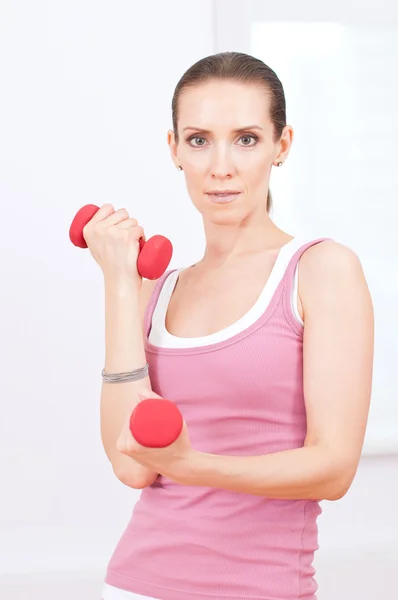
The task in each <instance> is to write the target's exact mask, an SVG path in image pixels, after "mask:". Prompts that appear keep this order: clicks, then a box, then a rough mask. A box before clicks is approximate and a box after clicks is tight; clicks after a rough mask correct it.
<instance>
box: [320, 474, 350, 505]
mask: <svg viewBox="0 0 398 600" xmlns="http://www.w3.org/2000/svg"><path fill="white" fill-rule="evenodd" d="M353 480H354V475H351V476H347V474H346V473H344V474H342V475H341V476H340V477H339V478H337V479H333V481H332V482H331V483H330V484H329V485H328V487H327V489H326V493H325V497H324V499H325V500H329V501H331V502H334V501H336V500H341V499H342V498H344V496H345V495H346V494H347V492H348V490H349V489H350V487H351V484H352V482H353Z"/></svg>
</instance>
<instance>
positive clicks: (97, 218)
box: [83, 204, 146, 288]
mask: <svg viewBox="0 0 398 600" xmlns="http://www.w3.org/2000/svg"><path fill="white" fill-rule="evenodd" d="M83 237H84V239H85V240H86V243H87V246H88V248H89V250H90V252H91V254H92V255H93V257H94V259H95V260H96V262H97V263H98V264H99V266H100V268H101V269H102V272H103V274H104V277H105V279H110V280H115V281H118V280H125V279H128V280H131V281H132V282H133V283H134V284H136V285H137V287H138V288H141V284H142V277H141V275H140V274H139V273H138V269H137V259H138V255H139V253H140V242H139V240H140V238H143V239H144V241H146V238H145V234H144V230H143V228H142V227H140V226H139V225H138V222H137V219H134V218H130V217H129V214H128V212H127V210H126V209H125V208H121V209H119V210H116V211H115V209H114V207H113V206H112V204H104V205H103V206H101V208H100V209H99V210H98V211H97V212H96V213H95V215H94V217H93V218H92V219H91V220H90V221H89V222H88V223H87V224H86V225H85V226H84V228H83Z"/></svg>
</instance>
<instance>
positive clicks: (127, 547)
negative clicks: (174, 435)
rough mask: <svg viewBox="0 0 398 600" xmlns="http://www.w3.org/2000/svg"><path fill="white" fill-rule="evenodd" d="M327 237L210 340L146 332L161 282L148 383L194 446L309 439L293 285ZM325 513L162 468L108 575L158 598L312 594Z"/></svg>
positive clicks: (271, 598)
mask: <svg viewBox="0 0 398 600" xmlns="http://www.w3.org/2000/svg"><path fill="white" fill-rule="evenodd" d="M324 239H326V238H320V239H317V240H314V241H311V242H308V243H306V244H304V245H303V246H301V247H299V248H298V250H297V251H296V252H295V253H294V255H293V256H292V258H291V259H290V261H289V263H288V266H287V268H286V270H285V272H284V274H283V277H282V278H281V280H280V283H279V285H278V286H277V288H276V291H275V293H274V294H273V296H272V298H271V300H270V302H269V304H268V305H267V308H266V309H265V311H264V312H263V313H262V314H261V316H260V318H258V319H257V320H256V321H255V322H253V323H252V324H250V325H249V326H248V327H247V328H246V329H244V330H243V331H240V332H239V333H237V334H235V335H233V336H232V337H230V338H229V339H225V340H223V341H219V342H216V343H212V344H209V345H201V346H196V347H183V348H168V347H158V346H154V345H153V344H151V343H150V342H149V339H148V335H149V332H150V328H151V319H152V314H153V311H154V308H155V306H156V302H157V299H158V297H159V293H160V291H161V288H162V285H163V283H164V281H165V279H166V277H167V276H168V274H169V273H170V272H171V271H167V272H166V273H165V274H164V275H163V276H162V277H161V278H160V279H159V281H158V282H157V284H156V286H155V289H154V291H153V294H152V297H151V299H150V301H149V303H148V306H147V310H146V313H145V350H146V356H147V360H148V363H149V369H150V378H151V383H152V388H153V390H154V391H155V392H156V393H158V394H160V395H161V396H163V397H164V398H167V399H171V400H173V401H174V402H175V403H176V405H177V406H178V408H179V409H180V411H181V413H182V415H183V417H184V419H185V421H186V423H187V426H188V430H189V435H190V439H191V442H192V446H193V447H194V448H195V450H198V451H202V452H208V453H212V454H223V455H227V456H251V455H260V454H269V453H272V452H280V451H283V450H289V449H293V448H299V447H301V446H303V443H304V440H305V435H306V412H305V404H304V397H303V364H302V363H303V360H302V359H303V356H302V353H303V327H302V326H301V325H300V324H299V323H298V322H297V319H296V318H295V316H294V315H293V312H292V306H291V291H292V285H293V277H294V273H295V269H296V267H297V263H298V260H299V259H300V257H301V255H302V254H303V252H304V251H305V250H306V249H307V248H309V247H310V246H312V245H314V244H317V243H319V242H321V241H323V240H324ZM259 477H261V474H260V473H259ZM321 512H322V511H321V508H320V503H319V502H318V501H315V500H283V499H282V500H279V499H267V498H265V497H260V496H254V495H250V494H244V493H237V492H231V491H228V490H223V489H213V488H207V487H190V486H182V485H179V484H177V483H174V482H173V481H170V480H168V479H166V478H165V477H163V476H159V477H158V479H157V480H156V481H155V482H154V483H153V484H152V485H151V486H149V487H147V488H145V489H143V490H142V492H141V496H140V498H139V500H138V502H137V503H136V505H135V506H134V509H133V512H132V516H131V519H130V522H129V523H128V525H127V528H126V529H125V531H124V533H123V535H122V537H121V539H120V541H119V543H118V545H117V547H116V549H115V551H114V553H113V555H112V557H111V560H110V562H109V565H108V569H107V574H106V578H105V581H106V583H107V584H109V585H110V586H115V587H116V588H121V589H123V590H127V591H130V592H134V593H136V594H141V595H143V596H149V597H151V598H159V599H161V600H210V599H211V600H236V599H238V598H239V599H240V600H299V599H300V600H316V596H315V593H316V590H317V587H318V586H317V583H316V581H315V578H314V575H315V570H314V568H313V564H312V563H313V559H314V553H315V551H316V550H317V549H318V528H317V517H318V515H319V514H320V513H321Z"/></svg>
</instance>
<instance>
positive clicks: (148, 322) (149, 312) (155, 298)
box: [144, 269, 178, 338]
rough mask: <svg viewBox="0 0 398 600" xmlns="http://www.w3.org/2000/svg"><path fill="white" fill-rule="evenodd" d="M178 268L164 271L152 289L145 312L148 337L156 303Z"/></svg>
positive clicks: (145, 326)
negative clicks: (168, 280) (171, 275)
mask: <svg viewBox="0 0 398 600" xmlns="http://www.w3.org/2000/svg"><path fill="white" fill-rule="evenodd" d="M177 270H178V269H168V270H167V271H165V272H164V273H163V275H161V276H160V277H159V279H158V280H157V282H156V284H155V286H154V288H153V290H152V294H151V297H150V298H149V301H148V304H147V305H146V308H145V313H144V332H145V337H146V338H147V337H148V336H149V332H150V328H151V324H152V316H153V311H154V310H155V307H156V303H157V301H158V298H159V295H160V292H161V290H162V287H163V284H164V282H165V281H166V279H167V277H168V276H169V275H170V274H171V273H174V271H177Z"/></svg>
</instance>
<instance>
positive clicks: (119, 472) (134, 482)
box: [112, 465, 148, 490]
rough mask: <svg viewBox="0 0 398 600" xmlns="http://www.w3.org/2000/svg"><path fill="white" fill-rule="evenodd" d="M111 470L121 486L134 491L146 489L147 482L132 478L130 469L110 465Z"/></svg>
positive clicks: (123, 466)
mask: <svg viewBox="0 0 398 600" xmlns="http://www.w3.org/2000/svg"><path fill="white" fill-rule="evenodd" d="M112 468H113V472H114V474H115V475H116V477H117V478H118V480H119V481H120V482H121V483H123V485H127V487H130V488H133V489H134V490H143V489H144V488H145V487H147V485H148V482H146V481H144V480H143V479H138V478H137V477H133V476H132V473H131V469H126V467H125V465H112Z"/></svg>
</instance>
